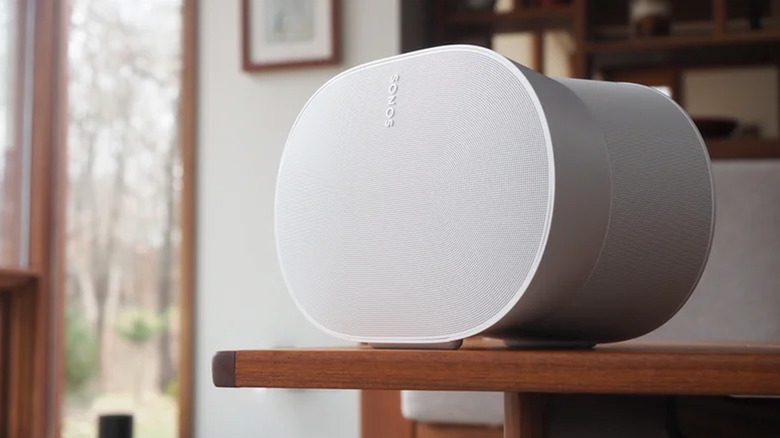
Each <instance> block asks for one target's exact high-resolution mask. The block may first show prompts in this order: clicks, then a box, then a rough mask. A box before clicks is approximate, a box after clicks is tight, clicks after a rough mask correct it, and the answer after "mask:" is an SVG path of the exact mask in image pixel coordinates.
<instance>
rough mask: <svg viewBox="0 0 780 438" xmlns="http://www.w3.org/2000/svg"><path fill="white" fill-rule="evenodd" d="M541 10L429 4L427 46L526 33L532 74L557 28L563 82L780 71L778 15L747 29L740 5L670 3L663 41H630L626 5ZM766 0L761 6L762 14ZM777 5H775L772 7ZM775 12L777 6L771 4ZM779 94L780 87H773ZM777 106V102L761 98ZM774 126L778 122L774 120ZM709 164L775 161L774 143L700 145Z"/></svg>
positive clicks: (573, 2) (738, 0) (613, 2)
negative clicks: (695, 71) (563, 37)
mask: <svg viewBox="0 0 780 438" xmlns="http://www.w3.org/2000/svg"><path fill="white" fill-rule="evenodd" d="M562 3H564V4H560V5H555V6H547V7H542V6H538V7H523V6H522V4H527V2H524V1H520V0H513V5H512V8H511V10H510V11H507V12H500V13H496V12H493V11H470V10H467V8H464V7H462V6H459V2H457V1H452V0H431V1H429V2H428V3H427V4H428V12H427V15H428V21H427V23H428V25H429V27H428V28H429V32H428V34H427V44H426V45H427V46H435V45H442V44H453V43H460V42H466V43H470V44H481V45H485V46H488V47H489V46H490V44H491V41H492V38H493V36H494V35H497V34H504V33H516V32H527V33H530V34H531V35H533V38H534V40H533V41H534V43H533V44H532V50H533V51H534V53H532V55H531V59H532V60H533V63H532V65H530V67H531V68H535V69H537V70H543V65H542V64H543V59H544V55H543V50H544V48H543V43H542V35H543V33H544V32H547V31H553V30H564V31H567V32H569V34H570V35H571V40H572V42H573V48H574V49H573V52H572V54H571V59H570V76H573V77H587V78H590V77H594V76H598V77H605V78H607V79H609V78H610V75H611V72H619V71H626V70H642V69H646V70H652V69H657V68H668V69H673V70H675V71H676V72H678V74H679V71H680V70H681V69H684V68H721V67H727V66H750V65H774V66H780V10H775V11H773V14H774V15H773V16H769V15H767V14H766V13H765V16H764V17H763V20H762V21H763V23H764V27H763V28H761V29H756V30H751V29H748V26H747V14H748V11H747V1H744V0H686V1H685V2H682V1H679V2H678V1H673V2H672V23H673V24H672V29H671V32H670V34H669V35H663V36H642V37H632V36H630V35H629V33H630V32H629V24H628V16H629V11H628V8H629V3H630V1H629V0H570V1H568V2H562ZM771 3H772V1H771V0H763V8H764V11H765V12H767V11H769V10H770V4H771ZM775 5H776V3H775ZM775 8H780V6H778V5H776V6H775ZM778 88H779V89H780V84H778ZM767 98H768V99H775V100H780V96H777V95H775V96H767ZM777 123H778V126H780V120H778V122H777ZM707 143H708V148H709V149H710V154H711V156H712V157H713V158H715V159H735V158H744V159H752V158H762V159H765V158H780V138H769V139H766V138H753V137H741V138H727V139H722V140H720V139H719V140H710V141H708V142H707Z"/></svg>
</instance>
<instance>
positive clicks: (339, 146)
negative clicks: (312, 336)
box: [276, 50, 550, 339]
mask: <svg viewBox="0 0 780 438" xmlns="http://www.w3.org/2000/svg"><path fill="white" fill-rule="evenodd" d="M410 59H411V58H409V57H399V58H395V59H391V60H387V61H383V62H381V63H378V64H372V65H371V67H370V68H361V69H358V70H353V71H351V72H348V73H346V74H345V75H342V76H340V77H338V78H337V79H335V80H334V81H332V82H330V83H329V84H327V85H326V86H324V87H323V88H322V89H321V90H320V91H319V92H318V94H316V95H315V96H314V97H313V98H312V100H311V101H310V102H309V104H308V105H307V107H306V108H305V109H304V110H303V112H302V113H301V115H300V116H299V119H298V120H297V122H296V124H295V126H294V127H293V129H292V132H291V134H290V137H289V139H288V142H287V144H286V146H285V150H284V155H283V158H282V165H281V168H280V171H279V172H280V173H279V177H278V182H277V199H276V232H277V249H278V252H279V259H280V263H281V266H282V270H283V273H284V277H285V280H286V282H287V285H288V287H289V288H290V291H291V293H292V295H293V297H294V298H295V299H296V301H297V302H298V304H299V306H300V307H301V308H302V309H303V310H304V311H305V312H306V313H307V314H308V315H309V316H310V317H311V318H312V319H313V320H314V321H315V322H317V323H318V324H319V325H321V326H323V327H324V328H327V329H329V330H331V331H335V332H338V333H341V334H344V335H348V336H360V337H361V338H365V337H373V338H391V339H398V338H406V337H421V338H427V339H430V338H431V337H438V336H447V335H452V334H454V333H460V332H462V331H464V330H469V329H473V328H474V327H476V326H478V325H480V324H482V323H484V322H486V321H487V320H488V319H490V318H491V317H494V316H495V315H496V314H497V312H499V311H500V310H501V309H502V308H503V307H504V306H506V305H507V303H508V302H509V301H510V300H511V299H512V298H513V297H515V296H516V295H517V294H518V291H520V290H521V289H522V288H523V287H524V282H525V281H526V278H527V277H528V276H529V271H530V270H531V269H532V265H533V264H534V261H535V259H536V258H537V256H538V254H539V253H540V246H541V245H542V242H543V239H544V233H545V231H546V227H547V222H548V214H549V212H548V210H549V208H548V207H549V205H548V204H549V202H550V201H549V190H550V187H548V184H549V182H548V179H549V176H550V175H549V170H548V164H549V163H548V148H547V145H546V144H545V136H544V130H543V127H542V121H541V120H540V116H539V114H538V112H537V109H536V107H535V105H534V103H533V101H532V99H531V96H530V95H529V92H528V91H527V90H526V88H525V86H524V85H523V84H522V83H521V81H520V80H518V78H517V76H516V75H517V73H516V72H515V71H512V69H513V67H508V66H507V65H505V64H503V63H500V62H499V61H498V60H497V59H495V58H493V57H490V56H487V55H485V54H484V53H479V52H476V51H474V52H470V51H463V50H460V51H458V52H457V53H450V52H447V51H438V52H436V53H435V54H430V53H428V54H426V53H421V54H417V55H414V60H413V61H411V60H410ZM394 75H398V80H397V82H396V87H397V88H393V89H392V90H391V89H390V85H391V79H392V78H393V76H394ZM389 94H395V98H394V99H395V100H394V104H393V111H392V112H391V113H392V114H391V115H390V116H389V115H388V114H389V112H388V106H389V105H388V103H389V102H390V101H389V100H388V98H389ZM389 119H392V123H393V124H394V126H392V127H386V126H385V124H386V122H387V121H388V120H389Z"/></svg>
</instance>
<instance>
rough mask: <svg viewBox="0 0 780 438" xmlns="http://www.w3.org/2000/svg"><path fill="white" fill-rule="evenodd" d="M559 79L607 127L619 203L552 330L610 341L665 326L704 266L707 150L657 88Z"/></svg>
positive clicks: (708, 213) (708, 222) (708, 225)
mask: <svg viewBox="0 0 780 438" xmlns="http://www.w3.org/2000/svg"><path fill="white" fill-rule="evenodd" d="M562 82H563V83H565V84H566V86H567V87H569V88H570V89H572V90H573V91H574V92H575V93H576V94H578V95H579V96H580V97H581V98H582V100H583V102H585V103H586V105H587V106H588V107H589V108H590V109H591V113H592V114H593V116H594V117H595V118H596V120H597V121H598V122H599V124H600V125H601V127H602V130H603V132H604V136H605V139H606V142H607V149H608V153H609V161H610V167H611V177H612V209H611V213H610V220H609V228H608V231H607V236H606V241H605V243H604V247H603V250H602V253H601V256H600V258H599V261H598V264H597V265H596V267H595V269H594V271H593V273H592V275H591V277H590V279H589V281H588V282H587V284H586V285H585V286H584V288H583V290H582V291H580V292H579V293H577V294H573V295H572V297H573V298H572V299H571V300H570V301H569V302H568V303H561V308H560V310H559V311H558V312H556V313H554V314H553V315H551V317H550V319H548V320H547V321H545V322H546V326H545V329H551V328H555V329H557V330H558V331H560V332H563V333H565V332H566V331H567V330H568V331H569V332H570V334H571V335H572V336H581V337H586V338H593V339H602V340H603V341H607V340H609V339H612V338H615V339H617V338H620V339H625V338H630V337H635V336H638V335H641V334H644V333H646V332H648V331H650V330H652V329H655V328H656V327H658V325H659V324H660V323H662V322H663V321H659V320H658V318H659V315H661V316H663V315H666V316H667V318H668V317H671V316H672V315H673V314H674V312H675V311H676V310H677V309H678V308H679V307H680V305H681V304H682V303H684V299H685V298H687V295H685V294H686V293H689V292H690V291H691V290H692V289H693V288H694V286H695V285H696V282H697V281H698V279H699V276H700V274H701V272H702V270H703V267H704V263H705V262H706V259H707V254H708V252H709V243H710V238H711V232H712V225H713V222H712V221H713V218H712V212H713V198H712V185H711V177H710V170H709V165H708V160H707V158H706V152H705V151H704V148H703V145H702V142H701V139H700V137H699V136H698V132H697V131H696V129H695V128H694V127H693V126H692V122H691V121H690V120H689V119H688V118H687V117H686V116H685V115H684V113H682V111H681V110H680V109H679V108H678V107H677V106H676V105H675V104H674V103H673V102H671V101H670V100H668V99H667V98H666V97H664V96H663V95H661V94H660V93H657V92H656V91H654V90H652V89H650V88H647V87H641V86H637V85H632V84H603V83H599V82H595V81H576V80H575V81H569V80H562ZM607 87H608V88H607ZM670 291H671V293H670ZM626 319H630V320H631V321H632V323H631V324H627V323H626Z"/></svg>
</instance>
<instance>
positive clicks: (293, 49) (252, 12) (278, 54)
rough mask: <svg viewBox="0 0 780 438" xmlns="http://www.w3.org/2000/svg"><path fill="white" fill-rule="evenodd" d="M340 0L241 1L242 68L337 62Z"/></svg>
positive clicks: (255, 69) (251, 69)
mask: <svg viewBox="0 0 780 438" xmlns="http://www.w3.org/2000/svg"><path fill="white" fill-rule="evenodd" d="M339 3H340V0H241V15H242V16H241V26H242V29H241V31H242V48H241V51H242V61H243V68H244V70H245V71H262V70H271V69H279V68H286V67H305V66H315V65H328V64H337V63H338V62H339V61H340V59H339V58H340V53H339V51H340V50H339V46H340V41H339Z"/></svg>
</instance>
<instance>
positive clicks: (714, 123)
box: [693, 117, 739, 139]
mask: <svg viewBox="0 0 780 438" xmlns="http://www.w3.org/2000/svg"><path fill="white" fill-rule="evenodd" d="M693 123H694V124H695V125H696V127H697V128H699V132H700V133H701V136H702V137H703V138H705V139H717V138H727V137H730V136H731V134H733V133H734V130H735V129H737V125H738V124H739V122H738V121H737V120H736V119H732V118H728V117H693Z"/></svg>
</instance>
